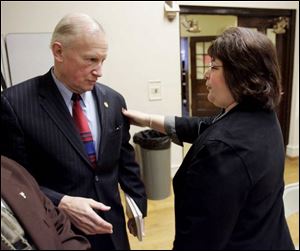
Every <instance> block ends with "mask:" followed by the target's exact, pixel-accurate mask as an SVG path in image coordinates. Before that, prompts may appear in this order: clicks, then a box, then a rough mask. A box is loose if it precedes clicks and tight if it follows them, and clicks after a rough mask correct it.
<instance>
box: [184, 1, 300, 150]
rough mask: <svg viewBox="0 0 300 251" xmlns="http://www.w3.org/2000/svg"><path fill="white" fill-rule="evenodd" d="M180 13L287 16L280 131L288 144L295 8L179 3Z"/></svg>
mask: <svg viewBox="0 0 300 251" xmlns="http://www.w3.org/2000/svg"><path fill="white" fill-rule="evenodd" d="M180 14H185V15H203V14H206V15H234V16H237V17H269V18H277V17H279V16H286V17H289V19H290V23H289V29H288V30H287V33H288V34H287V55H288V57H286V60H285V63H286V64H287V65H288V66H289V67H287V68H288V69H287V71H288V72H286V73H284V74H283V75H284V77H285V81H287V83H288V84H287V87H286V89H285V92H286V95H287V97H286V98H285V102H284V103H282V104H281V105H282V106H283V108H284V109H282V110H284V111H285V112H286V113H285V114H282V116H283V117H284V119H285V124H284V125H282V127H283V128H282V132H283V138H284V143H285V145H287V144H288V140H289V131H290V120H291V116H290V113H291V100H292V89H293V67H292V66H293V64H294V63H293V62H294V47H295V26H296V10H291V9H263V8H262V9H257V8H231V7H205V6H189V5H180Z"/></svg>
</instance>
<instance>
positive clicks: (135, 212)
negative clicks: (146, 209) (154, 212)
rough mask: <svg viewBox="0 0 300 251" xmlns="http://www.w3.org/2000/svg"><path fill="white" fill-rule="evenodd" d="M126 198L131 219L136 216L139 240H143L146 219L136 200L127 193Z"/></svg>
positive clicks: (128, 214)
mask: <svg viewBox="0 0 300 251" xmlns="http://www.w3.org/2000/svg"><path fill="white" fill-rule="evenodd" d="M125 200H126V214H127V216H128V218H129V219H131V218H134V222H135V227H136V232H137V238H138V240H139V241H142V240H143V235H144V219H143V214H142V212H141V210H140V209H139V208H138V206H137V205H136V203H135V202H134V200H133V199H132V198H131V197H130V196H129V195H128V194H126V193H125Z"/></svg>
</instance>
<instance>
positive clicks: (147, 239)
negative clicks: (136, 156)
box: [128, 158, 299, 250]
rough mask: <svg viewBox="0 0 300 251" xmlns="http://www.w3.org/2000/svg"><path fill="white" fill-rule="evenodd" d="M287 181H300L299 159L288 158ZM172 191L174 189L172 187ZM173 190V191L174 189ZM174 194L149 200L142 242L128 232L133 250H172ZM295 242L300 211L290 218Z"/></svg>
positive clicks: (289, 221)
mask: <svg viewBox="0 0 300 251" xmlns="http://www.w3.org/2000/svg"><path fill="white" fill-rule="evenodd" d="M284 179H285V183H286V184H290V183H294V182H299V159H298V158H294V159H290V158H287V159H286V168H285V175H284ZM171 191H172V189H171ZM172 192H173V191H172ZM173 203H174V196H173V193H172V194H171V196H170V197H168V198H166V199H164V200H158V201H155V200H148V216H147V217H146V218H145V236H144V240H143V241H142V242H139V241H138V240H137V238H136V237H133V236H132V235H131V234H128V236H129V241H130V245H131V249H132V250H170V249H172V247H173V240H174V229H175V225H174V206H173ZM288 224H289V227H290V231H291V234H292V238H293V240H294V243H297V245H298V246H299V213H297V214H295V215H292V216H291V217H289V219H288Z"/></svg>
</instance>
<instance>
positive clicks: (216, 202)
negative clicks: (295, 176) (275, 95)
mask: <svg viewBox="0 0 300 251" xmlns="http://www.w3.org/2000/svg"><path fill="white" fill-rule="evenodd" d="M207 121H208V120H207ZM207 121H206V122H205V121H201V119H199V118H190V119H189V118H176V119H175V124H176V132H177V135H178V137H179V139H180V140H181V141H183V142H184V141H186V142H190V143H193V145H192V147H191V148H190V150H189V152H188V154H187V156H186V157H185V159H184V161H183V163H182V165H181V167H180V169H179V170H178V172H177V173H176V175H175V177H174V179H173V186H174V194H175V218H176V237H175V241H174V249H198V250H199V249H214V250H217V249H228V250H233V249H238V250H245V249H248V250H271V249H277V250H278V249H293V244H292V240H291V237H290V233H289V230H288V227H287V223H286V220H285V216H284V207H283V201H282V194H283V191H284V181H283V172H284V160H285V153H284V146H283V140H282V134H281V130H280V126H279V123H278V120H277V117H276V114H275V112H267V111H262V110H259V109H255V108H248V107H247V106H244V105H238V106H236V107H234V108H233V109H232V110H231V111H229V113H228V114H226V115H225V116H224V117H223V118H221V119H220V120H218V121H217V122H215V123H213V124H211V123H210V122H207Z"/></svg>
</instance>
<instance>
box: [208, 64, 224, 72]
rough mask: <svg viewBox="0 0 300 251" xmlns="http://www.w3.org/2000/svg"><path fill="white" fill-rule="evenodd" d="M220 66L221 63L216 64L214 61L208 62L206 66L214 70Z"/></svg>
mask: <svg viewBox="0 0 300 251" xmlns="http://www.w3.org/2000/svg"><path fill="white" fill-rule="evenodd" d="M220 67H223V65H216V64H215V63H214V62H210V63H209V64H208V68H209V69H210V70H216V69H218V68H220Z"/></svg>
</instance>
